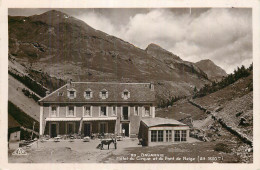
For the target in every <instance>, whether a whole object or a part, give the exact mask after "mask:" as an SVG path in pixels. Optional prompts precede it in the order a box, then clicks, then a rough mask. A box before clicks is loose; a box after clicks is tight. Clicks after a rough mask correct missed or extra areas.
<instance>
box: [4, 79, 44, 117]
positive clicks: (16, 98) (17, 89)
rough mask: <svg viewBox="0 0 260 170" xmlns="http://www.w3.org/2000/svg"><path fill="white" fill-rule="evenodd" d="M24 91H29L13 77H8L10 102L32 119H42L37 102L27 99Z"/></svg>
mask: <svg viewBox="0 0 260 170" xmlns="http://www.w3.org/2000/svg"><path fill="white" fill-rule="evenodd" d="M23 89H27V87H26V86H25V85H24V84H22V83H21V82H19V81H18V80H16V79H15V78H13V77H12V76H11V75H9V77H8V100H9V101H10V102H12V103H13V104H15V105H16V106H17V107H19V108H21V110H22V111H23V112H24V113H26V114H27V115H29V116H30V117H32V118H33V119H35V120H37V121H38V120H39V119H40V116H39V114H40V108H39V105H38V104H37V102H35V100H34V99H33V98H29V97H27V96H26V95H25V94H24V93H23Z"/></svg>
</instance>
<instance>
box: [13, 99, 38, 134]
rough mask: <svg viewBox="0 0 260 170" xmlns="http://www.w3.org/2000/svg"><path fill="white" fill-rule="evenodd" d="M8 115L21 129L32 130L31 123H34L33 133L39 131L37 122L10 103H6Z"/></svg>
mask: <svg viewBox="0 0 260 170" xmlns="http://www.w3.org/2000/svg"><path fill="white" fill-rule="evenodd" d="M8 114H10V115H12V117H13V118H14V119H15V120H16V121H17V122H18V123H19V124H20V125H21V126H23V127H25V128H28V129H33V122H35V127H34V129H35V131H39V122H38V121H37V120H35V119H33V118H31V117H30V116H29V115H27V114H26V113H24V112H23V111H22V110H21V109H20V108H19V107H17V106H16V105H15V104H13V103H12V102H10V101H8Z"/></svg>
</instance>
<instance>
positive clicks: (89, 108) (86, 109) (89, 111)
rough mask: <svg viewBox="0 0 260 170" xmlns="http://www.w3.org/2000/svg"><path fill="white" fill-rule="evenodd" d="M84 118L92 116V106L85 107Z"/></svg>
mask: <svg viewBox="0 0 260 170" xmlns="http://www.w3.org/2000/svg"><path fill="white" fill-rule="evenodd" d="M84 116H91V107H90V106H85V107H84Z"/></svg>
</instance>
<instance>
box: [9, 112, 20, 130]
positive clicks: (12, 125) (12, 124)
mask: <svg viewBox="0 0 260 170" xmlns="http://www.w3.org/2000/svg"><path fill="white" fill-rule="evenodd" d="M20 126H21V125H20V124H19V123H18V122H17V121H16V120H15V119H14V118H13V116H11V115H10V114H8V129H9V128H16V127H20Z"/></svg>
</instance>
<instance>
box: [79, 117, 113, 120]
mask: <svg viewBox="0 0 260 170" xmlns="http://www.w3.org/2000/svg"><path fill="white" fill-rule="evenodd" d="M116 119H117V117H84V118H83V121H99V120H116Z"/></svg>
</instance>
